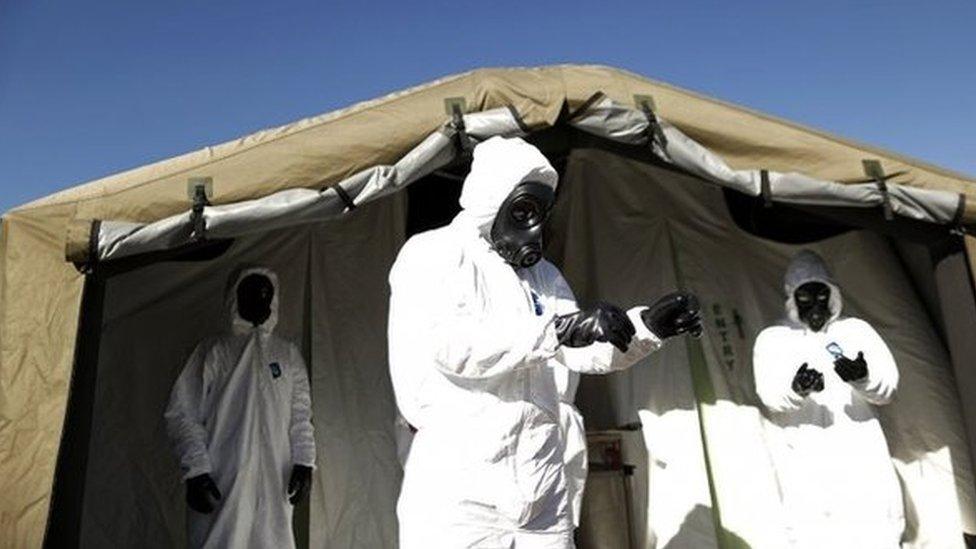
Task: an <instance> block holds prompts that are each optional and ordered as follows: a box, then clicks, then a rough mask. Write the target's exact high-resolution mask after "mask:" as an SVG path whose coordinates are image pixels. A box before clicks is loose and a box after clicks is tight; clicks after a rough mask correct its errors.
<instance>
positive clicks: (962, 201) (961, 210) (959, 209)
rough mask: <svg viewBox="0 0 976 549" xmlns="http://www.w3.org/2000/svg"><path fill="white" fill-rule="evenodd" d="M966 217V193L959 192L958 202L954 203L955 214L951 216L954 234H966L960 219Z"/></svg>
mask: <svg viewBox="0 0 976 549" xmlns="http://www.w3.org/2000/svg"><path fill="white" fill-rule="evenodd" d="M965 217H966V194H965V193H959V202H958V203H957V204H956V214H955V215H953V216H952V226H953V227H954V229H953V232H955V233H956V234H966V226H965V225H963V222H962V220H963V219H964V218H965Z"/></svg>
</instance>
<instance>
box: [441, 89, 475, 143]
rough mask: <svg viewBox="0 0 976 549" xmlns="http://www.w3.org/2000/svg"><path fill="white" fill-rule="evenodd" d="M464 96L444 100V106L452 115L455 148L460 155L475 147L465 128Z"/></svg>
mask: <svg viewBox="0 0 976 549" xmlns="http://www.w3.org/2000/svg"><path fill="white" fill-rule="evenodd" d="M464 107H465V101H464V98H463V97H449V98H447V99H445V100H444V108H445V110H447V113H448V114H449V115H450V116H451V128H453V129H454V148H455V150H456V151H457V154H458V156H462V155H465V154H467V153H468V152H470V151H471V150H472V149H474V142H473V141H472V140H471V137H470V136H469V135H468V132H467V131H466V130H465V128H464Z"/></svg>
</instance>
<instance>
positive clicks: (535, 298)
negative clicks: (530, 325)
mask: <svg viewBox="0 0 976 549" xmlns="http://www.w3.org/2000/svg"><path fill="white" fill-rule="evenodd" d="M529 293H530V294H532V305H533V306H535V316H542V313H543V312H545V309H544V308H543V307H542V301H540V300H539V294H537V293H535V290H530V291H529Z"/></svg>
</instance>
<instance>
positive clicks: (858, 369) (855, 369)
mask: <svg viewBox="0 0 976 549" xmlns="http://www.w3.org/2000/svg"><path fill="white" fill-rule="evenodd" d="M834 371H835V372H837V375H838V376H840V378H841V379H843V380H844V381H846V382H848V383H850V382H851V381H860V380H862V379H864V378H866V377H868V363H867V361H866V360H864V353H857V358H855V359H854V360H851V359H849V358H847V357H846V356H841V357H839V358H838V359H837V360H835V361H834Z"/></svg>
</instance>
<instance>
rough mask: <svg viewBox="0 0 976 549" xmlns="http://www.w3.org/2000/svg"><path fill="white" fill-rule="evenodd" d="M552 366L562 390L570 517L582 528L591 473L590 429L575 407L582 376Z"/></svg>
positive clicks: (558, 387) (560, 414) (562, 430)
mask: <svg viewBox="0 0 976 549" xmlns="http://www.w3.org/2000/svg"><path fill="white" fill-rule="evenodd" d="M551 365H552V369H553V374H555V376H556V390H557V391H559V428H560V432H561V434H562V436H563V463H564V464H565V466H566V470H565V474H566V497H567V499H568V500H569V508H570V515H571V516H572V517H573V527H574V528H579V525H580V511H581V509H582V507H583V493H584V490H585V489H586V475H587V472H588V471H589V462H588V461H587V455H586V426H585V424H584V423H583V414H581V413H580V411H579V410H577V409H576V405H575V404H574V401H575V400H576V388H577V387H578V386H579V376H580V375H579V374H578V373H577V372H574V371H572V370H570V369H568V368H565V367H564V366H562V365H561V364H559V363H558V362H556V361H552V362H551Z"/></svg>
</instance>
